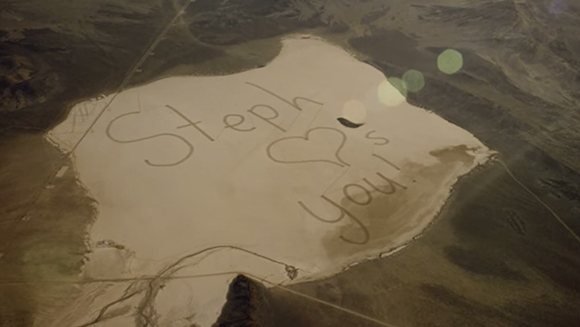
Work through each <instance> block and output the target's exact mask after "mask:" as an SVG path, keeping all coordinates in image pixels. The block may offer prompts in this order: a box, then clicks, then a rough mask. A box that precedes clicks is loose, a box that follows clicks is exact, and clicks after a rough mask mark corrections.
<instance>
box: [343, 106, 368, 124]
mask: <svg viewBox="0 0 580 327" xmlns="http://www.w3.org/2000/svg"><path fill="white" fill-rule="evenodd" d="M342 118H344V119H347V120H349V121H350V122H353V123H355V124H364V122H365V121H366V118H367V108H366V107H365V105H364V104H363V103H362V102H360V101H357V100H350V101H348V102H346V103H345V104H344V105H343V106H342Z"/></svg>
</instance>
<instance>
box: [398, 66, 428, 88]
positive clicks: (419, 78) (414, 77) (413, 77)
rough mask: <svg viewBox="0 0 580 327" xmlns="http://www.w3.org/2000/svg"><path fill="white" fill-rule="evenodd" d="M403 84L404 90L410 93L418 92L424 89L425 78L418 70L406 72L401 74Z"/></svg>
mask: <svg viewBox="0 0 580 327" xmlns="http://www.w3.org/2000/svg"><path fill="white" fill-rule="evenodd" d="M403 82H404V83H405V88H406V89H407V90H408V91H411V92H419V91H421V89H423V87H425V77H424V76H423V73H421V72H420V71H418V70H414V69H411V70H408V71H406V72H405V74H403Z"/></svg>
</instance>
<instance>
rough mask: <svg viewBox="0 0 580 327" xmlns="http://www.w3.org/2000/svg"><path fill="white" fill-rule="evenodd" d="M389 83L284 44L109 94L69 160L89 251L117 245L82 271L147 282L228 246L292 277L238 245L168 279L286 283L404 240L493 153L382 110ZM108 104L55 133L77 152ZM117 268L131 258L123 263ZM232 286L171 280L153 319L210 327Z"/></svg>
mask: <svg viewBox="0 0 580 327" xmlns="http://www.w3.org/2000/svg"><path fill="white" fill-rule="evenodd" d="M433 64H434V65H435V64H436V63H433ZM384 81H385V77H384V76H383V74H382V73H381V72H379V71H378V70H376V69H375V68H373V67H371V66H369V65H366V64H364V63H361V62H360V61H358V60H356V59H355V58H353V57H352V56H350V55H349V54H348V53H346V52H345V51H343V50H342V49H340V48H337V47H334V46H332V45H329V44H327V43H325V42H323V41H320V40H315V39H287V40H285V41H284V47H283V49H282V52H281V53H280V55H279V56H278V57H277V58H276V59H275V60H274V61H273V62H271V63H270V64H269V65H268V66H266V67H265V68H261V69H256V70H252V71H247V72H244V73H240V74H235V75H230V76H216V77H196V76H189V77H171V78H167V79H163V80H160V81H156V82H154V83H151V84H148V85H145V86H140V87H137V88H134V89H130V90H126V91H124V92H122V93H120V94H118V96H117V97H116V98H115V99H114V101H113V102H112V103H111V105H110V107H109V109H108V110H107V111H105V112H104V114H103V116H102V117H101V118H100V119H99V121H98V122H97V123H96V124H95V126H94V127H93V130H92V132H90V133H88V134H87V136H86V137H85V138H84V140H83V141H82V143H81V144H80V146H79V147H78V148H77V149H76V151H75V163H76V169H77V171H78V173H79V176H80V180H81V181H82V183H83V184H84V185H85V186H86V187H87V188H88V190H89V191H90V192H91V194H92V196H93V197H94V198H95V199H96V200H97V201H98V203H99V217H98V219H97V221H96V223H95V225H94V226H93V227H92V229H91V232H90V236H91V239H92V241H93V242H97V241H102V240H112V241H114V243H115V244H119V245H122V246H124V247H125V249H96V250H95V252H94V253H93V254H92V256H93V257H94V259H95V261H98V262H99V265H100V266H101V268H99V269H96V268H90V267H91V266H87V271H86V274H87V275H89V276H91V277H93V278H99V276H100V275H103V276H106V277H107V278H110V277H111V272H115V274H118V275H119V276H118V277H132V276H135V277H138V276H143V275H156V274H158V273H160V272H161V271H162V270H163V269H164V268H166V267H168V266H169V265H171V264H173V263H174V262H176V261H177V260H179V259H180V258H183V257H184V256H187V255H190V254H192V253H195V252H197V251H201V250H203V249H204V248H207V247H212V246H216V245H231V246H235V247H239V248H242V249H246V250H249V251H252V252H255V253H258V254H261V255H263V256H266V257H269V258H272V259H274V260H276V261H278V262H282V263H285V264H287V265H292V266H295V267H296V268H298V276H297V277H296V278H295V279H294V280H290V278H289V276H290V275H291V274H288V273H287V271H286V270H285V269H286V268H285V266H284V264H280V263H276V262H272V261H268V260H266V259H264V258H261V257H258V256H255V255H253V254H249V253H246V252H243V251H241V250H239V249H232V248H224V249H215V250H212V251H209V252H206V253H204V254H203V255H200V256H194V257H192V258H189V259H185V260H184V261H182V262H180V263H179V265H177V266H176V267H185V268H183V269H181V270H178V271H169V272H167V273H165V274H164V275H163V276H164V277H169V276H179V275H180V274H181V276H185V275H187V276H190V275H199V274H211V273H216V272H225V271H240V272H248V273H251V274H253V275H255V276H259V277H261V278H267V279H268V280H270V281H273V282H284V283H291V282H297V281H304V280H310V279H314V278H320V277H323V276H328V275H332V274H335V273H337V272H339V271H340V270H341V269H343V268H344V267H347V266H348V265H349V264H352V263H354V262H360V261H361V260H365V259H368V258H373V257H377V256H379V255H380V254H381V253H383V252H387V251H389V250H392V249H395V248H398V247H400V246H402V245H404V244H406V243H407V242H409V241H410V240H412V239H413V238H414V237H416V236H417V235H419V234H420V233H421V231H422V230H424V229H425V228H426V226H428V224H429V223H430V222H431V221H432V220H433V218H434V217H435V216H436V214H437V212H438V211H439V210H440V208H441V207H442V205H443V204H444V202H445V200H446V199H447V197H448V196H449V192H450V190H451V187H452V185H453V184H454V183H455V181H456V180H457V178H458V177H459V176H461V175H463V174H465V173H467V172H469V171H470V170H471V169H473V168H474V167H475V166H476V165H478V164H481V163H483V162H484V161H486V160H487V159H488V158H489V157H490V155H491V154H492V151H490V150H489V149H487V148H486V147H485V146H484V145H483V144H481V143H480V142H479V141H478V140H477V139H476V138H475V137H473V136H472V135H471V134H469V133H468V132H466V131H464V130H462V129H460V128H459V127H457V126H455V125H453V124H450V123H448V122H447V121H445V120H443V119H442V118H440V117H438V116H436V115H434V114H432V113H430V112H427V111H425V110H423V109H420V108H417V107H414V106H411V105H410V104H408V103H406V102H402V103H399V104H397V105H395V106H390V107H389V106H386V105H384V104H382V103H381V102H380V101H379V98H384V95H383V96H382V97H380V96H379V94H378V90H379V89H380V88H381V87H379V86H381V83H382V82H384ZM277 96H278V97H281V98H282V99H280V98H278V97H277ZM111 98H112V97H111V96H109V97H106V98H104V99H101V100H99V101H93V102H89V103H81V104H78V105H77V106H76V107H75V108H74V109H73V111H72V114H71V115H70V116H69V117H68V119H67V120H66V121H64V122H63V123H62V124H61V125H59V126H57V127H56V128H55V129H54V130H53V131H51V132H50V135H49V136H50V138H51V139H52V140H53V141H55V142H56V143H57V144H58V145H59V146H61V147H62V148H64V149H71V148H72V146H73V145H74V144H75V143H76V142H77V140H78V139H79V137H80V136H81V135H82V133H83V131H84V130H86V128H87V127H88V126H89V124H90V122H91V121H92V120H93V119H94V118H95V117H96V115H97V114H98V112H99V111H100V110H101V108H103V106H104V105H105V104H106V103H107V102H108V101H110V100H111ZM383 100H384V99H383ZM353 101H356V102H354V103H356V104H357V106H360V105H361V104H362V105H364V107H365V108H366V113H365V115H364V116H366V117H364V120H365V125H363V126H362V127H360V128H358V129H349V128H346V127H344V126H342V125H341V124H340V123H339V122H338V121H337V120H336V118H338V117H341V115H343V108H344V107H345V104H349V103H350V104H352V103H353ZM357 110H359V111H360V109H357ZM465 110H469V108H465ZM228 115H229V116H228ZM361 117H362V115H361ZM268 119H271V120H269V121H268ZM225 123H228V124H229V125H231V126H234V125H235V126H234V127H233V128H231V127H230V128H226V127H225ZM238 123H239V125H236V124H238ZM187 125H189V126H187ZM182 126H186V127H182ZM395 183H396V184H395ZM377 189H378V190H380V191H382V192H384V193H388V194H384V193H381V192H380V191H378V190H377ZM308 211H310V212H311V213H309V212H308ZM347 211H348V212H347ZM341 212H343V213H344V215H343V217H342V219H339V218H341V216H340V213H341ZM314 215H317V216H318V217H319V219H317V218H315V217H314ZM115 251H123V252H124V254H123V255H115V256H110V258H111V260H110V263H111V267H110V269H104V270H103V266H106V263H105V262H106V261H107V260H106V258H107V257H109V256H108V255H107V254H104V253H112V252H115ZM120 258H132V259H130V260H125V263H124V264H125V266H124V267H119V265H120V264H119V259H120ZM93 266H94V265H93ZM89 270H90V271H89ZM99 271H101V273H99ZM105 271H106V272H105ZM292 277H293V276H292ZM231 278H233V275H220V276H216V277H207V278H201V279H200V278H191V279H179V280H178V281H172V282H169V281H167V282H166V283H177V282H178V283H179V285H181V286H182V287H177V286H175V287H174V286H171V287H170V286H169V284H168V286H167V287H165V288H163V290H161V291H159V293H158V294H157V295H156V297H155V298H154V299H153V300H152V301H153V302H154V303H155V305H156V307H157V308H158V313H159V312H163V313H164V314H166V315H169V316H170V317H169V316H165V317H163V315H161V316H162V317H160V318H159V319H160V320H159V321H160V322H161V321H163V322H164V323H165V324H171V325H172V326H173V325H181V323H178V322H176V321H181V322H183V325H186V324H187V323H191V322H195V323H198V324H200V325H202V326H209V325H210V324H211V323H212V322H213V321H215V319H216V317H217V315H218V313H219V310H220V308H221V305H223V303H224V301H225V292H226V290H227V283H228V281H229V280H231ZM100 296H101V297H103V296H104V297H107V298H109V299H110V300H111V301H112V300H115V299H117V298H118V297H117V295H114V296H111V295H107V294H106V292H105V294H104V295H100ZM98 302H102V300H101V301H98ZM88 307H89V308H92V309H87V312H92V311H94V310H95V309H98V308H95V307H92V306H91V305H89V306H88ZM193 313H196V314H195V315H194V316H193V317H191V316H192V314H193ZM92 317H94V315H93V316H92ZM180 319H181V320H180ZM86 320H88V318H87V319H86ZM170 321H171V322H170Z"/></svg>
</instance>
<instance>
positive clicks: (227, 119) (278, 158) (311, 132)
mask: <svg viewBox="0 0 580 327" xmlns="http://www.w3.org/2000/svg"><path fill="white" fill-rule="evenodd" d="M246 85H248V86H249V87H252V88H256V89H258V90H261V91H262V92H263V93H265V94H267V95H269V96H271V97H274V98H276V99H278V100H279V101H281V102H282V103H283V104H286V105H287V106H288V107H290V108H291V110H294V111H296V112H297V116H296V117H295V119H294V120H296V118H298V116H299V115H300V114H301V113H302V112H303V111H304V110H305V108H304V106H303V105H301V104H304V103H310V104H314V105H318V106H320V107H322V106H324V104H323V103H321V102H318V101H315V100H312V99H309V98H305V97H294V98H292V99H291V100H288V99H285V98H284V97H282V96H280V95H278V94H276V93H275V92H273V91H271V90H268V89H267V88H265V87H263V86H260V85H257V84H254V83H250V82H246ZM164 109H165V110H167V111H168V112H172V113H174V114H176V115H177V116H179V117H180V119H181V120H183V124H182V125H179V126H177V127H176V129H183V128H193V129H194V130H195V131H196V132H197V133H199V135H200V136H202V137H203V138H204V139H205V140H206V141H207V142H211V143H215V142H219V140H218V139H219V135H221V133H220V134H219V135H216V136H212V135H210V133H209V132H208V131H206V130H205V129H204V126H203V122H202V121H197V120H192V119H190V118H189V117H188V116H186V115H185V114H183V113H182V112H181V111H180V110H179V109H178V108H175V107H174V106H172V105H169V104H166V105H165V106H164ZM246 112H247V113H248V115H251V117H255V118H257V119H258V121H261V122H263V124H265V125H264V126H266V125H267V126H271V127H274V128H275V129H277V130H279V131H281V132H283V133H287V132H288V128H286V127H284V126H282V124H280V123H279V122H278V120H277V119H278V118H279V117H280V112H279V111H278V109H277V108H275V107H273V106H271V105H268V104H264V103H259V104H256V105H253V106H251V107H249V108H248V109H247V110H246ZM140 113H141V112H140V111H134V112H129V113H124V114H121V115H118V116H117V117H115V118H113V119H112V120H111V121H110V122H109V124H108V125H107V128H106V131H105V133H106V135H107V137H108V138H109V139H110V140H112V141H113V142H116V143H120V144H132V143H138V142H145V141H148V140H153V139H158V138H170V139H173V140H177V141H179V142H181V143H183V144H184V145H185V151H184V152H183V154H182V155H181V156H180V159H178V160H175V161H170V162H160V161H152V160H150V159H144V162H145V164H146V165H149V166H151V167H175V166H177V165H180V164H183V163H184V162H186V161H187V160H188V159H190V158H191V157H192V156H193V154H194V152H195V146H194V144H192V142H190V140H188V139H186V138H185V137H183V136H181V135H179V134H176V133H170V132H165V133H157V134H153V135H149V136H144V137H139V138H130V139H128V138H125V139H123V138H120V137H117V136H116V135H115V133H114V129H115V125H116V123H117V122H119V121H121V120H125V119H130V118H131V117H135V116H136V115H139V114H140ZM222 122H223V129H222V131H223V130H225V129H229V130H232V131H235V132H240V133H251V132H253V131H255V130H256V129H257V128H259V127H257V126H255V125H254V123H253V122H250V121H248V119H247V118H246V116H245V115H242V114H238V113H231V114H226V115H224V116H223V118H222ZM317 133H325V135H326V136H327V137H329V136H331V137H332V138H336V140H337V141H338V143H337V144H338V146H337V147H336V149H335V150H334V158H332V159H327V158H311V159H288V158H286V157H285V156H283V155H281V154H283V151H277V149H278V148H280V147H283V146H284V143H287V142H295V141H305V142H308V141H309V140H310V139H311V138H312V137H313V136H315V135H316V134H317ZM365 139H367V140H368V141H369V142H370V143H371V144H372V145H373V146H386V145H388V144H389V143H390V141H389V139H387V138H386V137H383V136H380V135H379V133H377V131H376V130H371V131H369V132H367V133H366V134H365ZM347 142H348V136H347V134H346V133H344V132H343V131H341V130H340V129H337V128H334V127H326V126H315V127H310V126H309V127H308V128H307V130H306V131H305V132H304V134H303V135H293V136H284V137H281V138H278V139H276V140H274V141H272V142H270V143H269V144H268V145H267V147H266V149H265V155H266V156H267V157H268V158H269V159H270V160H271V161H272V162H274V163H276V164H284V165H305V164H312V163H324V164H329V165H332V166H336V167H340V168H344V169H348V168H349V167H351V164H350V163H349V162H347V161H346V160H345V159H344V158H343V157H342V151H343V148H344V147H345V145H346V144H347ZM372 158H373V159H375V160H379V161H380V162H382V163H384V164H385V165H387V166H389V167H391V169H396V170H400V168H399V167H398V166H397V165H395V164H393V163H392V162H391V161H389V160H388V159H387V158H385V157H383V156H380V155H378V154H374V153H373V154H372ZM375 175H376V177H377V179H376V180H377V182H372V181H371V180H369V179H368V178H366V177H365V178H363V179H362V185H361V184H359V183H347V184H345V185H344V186H343V187H342V193H343V195H344V197H345V198H346V199H348V201H350V202H351V203H352V204H354V205H357V206H363V207H364V206H368V205H370V204H371V203H372V202H373V201H374V200H375V198H374V197H373V193H375V194H382V195H391V194H394V193H395V192H397V191H399V190H405V189H406V188H407V187H406V186H404V185H402V184H400V183H398V182H396V181H394V180H392V179H389V178H388V177H386V176H385V175H384V174H383V173H381V172H376V173H375ZM354 194H357V195H361V194H362V195H363V198H362V199H361V198H360V197H358V196H357V197H355V196H354ZM320 198H321V199H322V201H324V202H325V203H327V204H328V205H330V207H333V208H336V209H337V210H338V214H337V216H336V217H324V216H323V215H322V214H319V213H316V212H315V210H313V209H311V207H309V206H308V205H307V204H306V203H305V202H303V201H297V204H298V206H299V207H300V208H301V209H302V210H303V211H304V212H306V213H307V214H308V215H310V216H311V217H312V218H314V219H317V220H318V221H321V222H324V223H332V224H336V223H339V222H341V221H343V220H344V219H346V218H348V219H350V220H351V221H352V222H354V223H355V224H356V225H357V226H358V227H360V229H361V231H362V235H363V236H362V237H361V238H360V239H351V238H347V237H344V236H340V238H341V239H342V240H343V241H344V242H347V243H351V244H361V245H362V244H366V243H368V242H369V240H370V236H369V231H368V229H367V227H366V226H365V225H364V224H363V223H362V222H361V220H360V219H359V218H358V217H356V216H355V215H354V214H353V213H351V212H350V211H349V210H347V209H346V208H345V207H344V206H341V205H340V204H338V203H336V202H335V201H333V200H331V199H330V198H329V197H327V196H326V195H324V194H321V195H320Z"/></svg>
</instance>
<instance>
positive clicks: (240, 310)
mask: <svg viewBox="0 0 580 327" xmlns="http://www.w3.org/2000/svg"><path fill="white" fill-rule="evenodd" d="M264 291H265V288H264V286H262V285H261V284H260V283H258V282H256V281H254V280H252V279H250V278H248V277H246V276H244V275H238V276H236V278H235V279H234V280H233V281H232V282H231V284H230V287H229V290H228V294H227V296H226V299H227V301H226V303H225V304H224V306H223V308H222V312H221V314H220V316H219V317H218V319H217V321H216V322H215V323H214V324H213V325H212V327H262V326H263V324H262V323H261V318H260V314H259V312H258V310H259V308H260V307H261V305H260V304H261V302H263V300H264Z"/></svg>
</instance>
